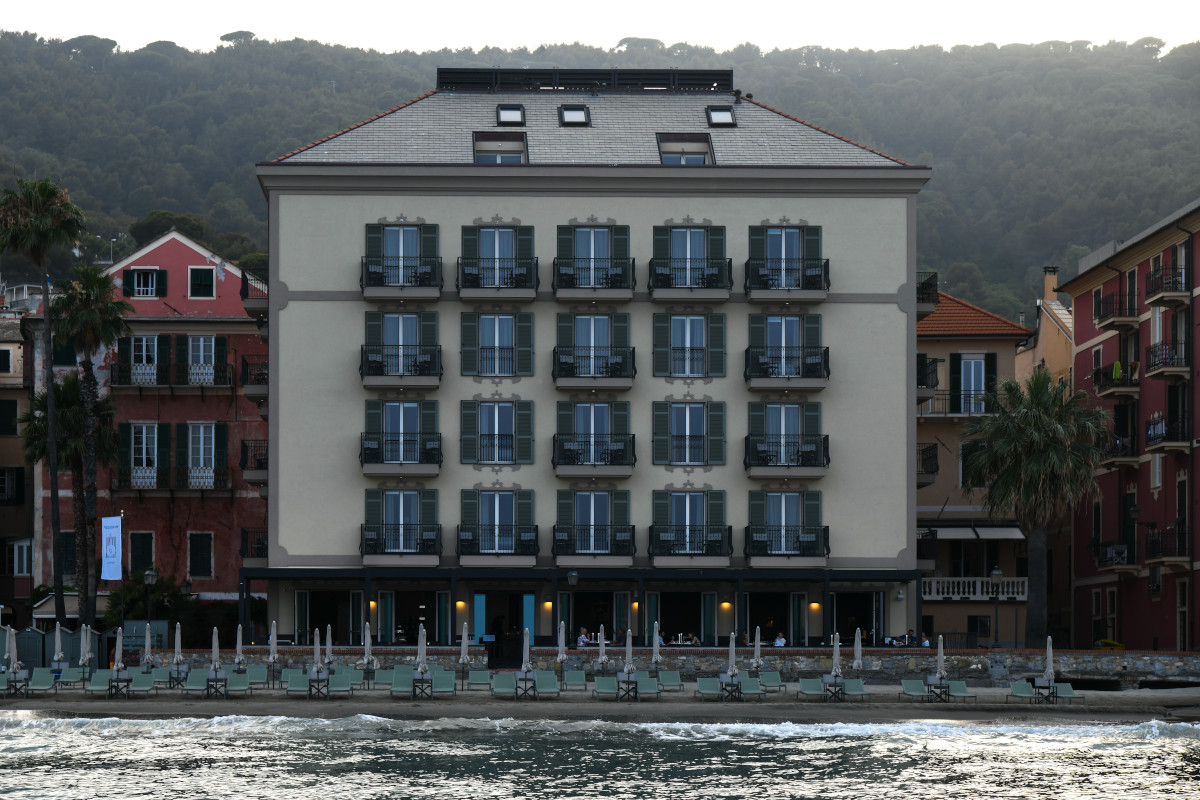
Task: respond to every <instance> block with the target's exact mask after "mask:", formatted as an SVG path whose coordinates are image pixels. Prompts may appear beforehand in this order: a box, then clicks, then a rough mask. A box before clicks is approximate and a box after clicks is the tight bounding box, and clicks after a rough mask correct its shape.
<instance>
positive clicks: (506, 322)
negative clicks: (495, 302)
mask: <svg viewBox="0 0 1200 800" xmlns="http://www.w3.org/2000/svg"><path fill="white" fill-rule="evenodd" d="M513 330H514V324H513V316H512V315H511V314H480V315H479V374H481V375H513V374H515V369H516V347H515V341H514V337H513Z"/></svg>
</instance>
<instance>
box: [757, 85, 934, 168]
mask: <svg viewBox="0 0 1200 800" xmlns="http://www.w3.org/2000/svg"><path fill="white" fill-rule="evenodd" d="M742 99H743V100H745V101H746V102H747V103H754V105H756V106H758V107H760V108H765V109H766V110H767V111H772V112H774V113H776V114H778V115H779V116H781V117H785V118H786V119H790V120H791V121H792V122H799V123H800V124H801V125H807V126H808V127H810V128H812V129H813V130H814V131H820V132H821V133H824V134H827V135H829V136H832V137H833V138H835V139H841V140H842V141H843V142H846V143H847V144H852V145H854V146H855V147H858V148H861V149H863V150H866V151H867V152H868V153H874V154H875V155H877V156H882V157H884V158H886V159H888V160H889V161H895V162H896V163H897V164H901V165H903V166H905V167H911V166H912V164H910V163H908V162H907V161H901V160H900V159H898V158H896V157H895V156H889V155H888V154H887V153H884V152H883V151H881V150H876V149H875V148H873V147H867V146H866V145H865V144H859V143H858V142H856V141H854V140H853V139H850V138H848V137H845V136H842V135H841V134H840V133H834V132H833V131H828V130H825V129H824V128H822V127H821V126H820V125H814V124H812V123H811V122H805V121H804V120H802V119H800V118H799V117H793V116H792V115H791V114H787V113H784V112H783V111H780V110H779V109H777V108H772V107H771V106H769V105H767V104H766V103H760V102H759V101H757V100H755V99H753V98H750V97H746V96H745V95H742Z"/></svg>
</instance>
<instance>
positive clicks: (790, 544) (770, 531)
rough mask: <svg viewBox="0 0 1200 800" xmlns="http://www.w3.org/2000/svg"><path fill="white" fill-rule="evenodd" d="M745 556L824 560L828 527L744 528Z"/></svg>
mask: <svg viewBox="0 0 1200 800" xmlns="http://www.w3.org/2000/svg"><path fill="white" fill-rule="evenodd" d="M746 555H748V556H804V557H807V558H824V557H825V556H827V555H829V526H828V525H748V526H747V527H746Z"/></svg>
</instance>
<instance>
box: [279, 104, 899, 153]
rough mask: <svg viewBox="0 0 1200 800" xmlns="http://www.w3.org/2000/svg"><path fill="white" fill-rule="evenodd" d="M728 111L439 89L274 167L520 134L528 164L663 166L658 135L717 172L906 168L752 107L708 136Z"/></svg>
mask: <svg viewBox="0 0 1200 800" xmlns="http://www.w3.org/2000/svg"><path fill="white" fill-rule="evenodd" d="M502 103H503V104H510V103H519V104H521V105H524V107H525V125H524V126H523V127H515V126H497V125H496V106H497V105H498V104H502ZM564 103H565V104H584V105H587V106H588V108H589V111H590V114H591V126H590V127H562V126H560V125H559V122H558V107H559V106H560V105H562V104H564ZM732 104H733V98H732V97H730V96H728V95H721V94H718V95H714V94H712V93H704V94H687V93H675V92H661V93H660V92H633V93H617V92H614V93H601V94H598V95H593V94H589V93H587V92H570V91H546V92H512V93H508V92H495V93H492V92H471V91H465V92H464V91H449V90H439V91H435V92H432V93H430V94H428V95H425V96H424V97H422V98H418V99H417V100H415V101H413V102H411V103H408V104H406V105H403V106H400V107H398V108H395V109H392V110H391V111H388V112H386V113H384V114H381V115H380V116H378V117H375V118H373V119H370V120H367V121H366V122H364V123H361V124H359V125H357V126H355V127H352V128H349V129H347V130H345V131H342V132H340V133H337V134H335V135H333V136H331V137H329V138H328V139H325V140H323V141H320V142H317V143H315V144H313V145H310V146H309V147H307V148H304V149H301V150H298V151H296V152H294V153H290V154H288V155H285V156H282V157H281V158H278V159H276V161H275V162H274V163H279V164H320V163H343V164H351V163H378V164H471V163H473V162H474V139H473V136H472V134H473V133H474V132H476V131H524V133H525V134H526V146H527V149H528V156H527V160H528V163H530V164H535V165H536V164H556V165H562V164H580V165H639V164H645V165H650V164H660V163H661V160H660V157H659V152H658V140H657V137H656V134H658V133H707V134H709V135H710V136H711V137H712V147H713V157H714V160H715V162H716V164H718V165H726V166H790V167H901V166H906V165H905V164H904V162H901V161H899V160H897V159H894V158H891V157H888V156H885V155H882V154H880V153H876V152H874V151H872V150H869V149H867V148H866V147H863V146H862V145H859V144H856V143H854V142H851V141H848V140H846V139H842V138H840V137H838V136H835V135H834V134H831V133H828V132H826V131H823V130H821V129H819V128H816V127H813V126H811V125H808V124H805V123H803V122H801V121H799V120H796V119H792V118H790V117H787V116H784V115H783V114H782V113H780V112H778V111H775V110H773V109H771V108H769V107H767V106H764V105H761V104H759V103H757V102H755V101H747V100H743V101H742V102H741V103H739V104H737V105H735V106H734V115H735V117H736V120H737V127H733V128H710V127H709V126H708V118H707V116H706V114H705V108H706V107H707V106H710V105H732ZM692 169H695V167H692Z"/></svg>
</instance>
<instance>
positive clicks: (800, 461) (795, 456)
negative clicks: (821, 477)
mask: <svg viewBox="0 0 1200 800" xmlns="http://www.w3.org/2000/svg"><path fill="white" fill-rule="evenodd" d="M744 463H745V465H746V466H747V467H828V466H829V435H828V434H821V433H812V434H809V433H806V434H795V435H784V434H777V433H756V434H751V435H749V436H747V437H746V458H745V462H744Z"/></svg>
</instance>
